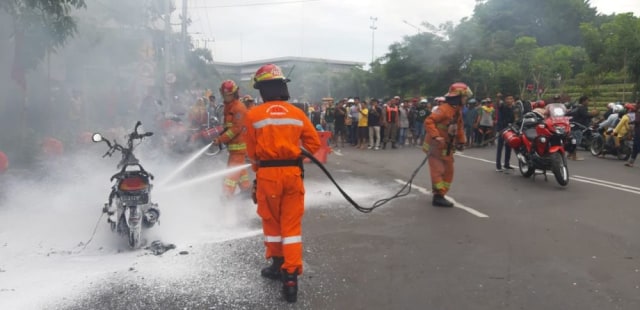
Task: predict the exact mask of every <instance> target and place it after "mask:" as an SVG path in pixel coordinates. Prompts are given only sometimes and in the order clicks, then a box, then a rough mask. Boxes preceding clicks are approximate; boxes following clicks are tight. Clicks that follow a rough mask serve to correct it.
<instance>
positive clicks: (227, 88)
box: [220, 80, 238, 96]
mask: <svg viewBox="0 0 640 310" xmlns="http://www.w3.org/2000/svg"><path fill="white" fill-rule="evenodd" d="M236 92H238V85H237V84H236V82H234V81H232V80H225V81H224V82H222V84H221V85H220V94H222V95H223V96H225V95H233V94H235V93H236Z"/></svg>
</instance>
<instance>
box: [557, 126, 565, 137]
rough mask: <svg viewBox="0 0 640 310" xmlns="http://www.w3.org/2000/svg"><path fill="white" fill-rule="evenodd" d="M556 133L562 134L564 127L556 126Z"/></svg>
mask: <svg viewBox="0 0 640 310" xmlns="http://www.w3.org/2000/svg"><path fill="white" fill-rule="evenodd" d="M556 133H557V134H559V135H564V134H565V133H566V130H565V129H564V127H561V126H556Z"/></svg>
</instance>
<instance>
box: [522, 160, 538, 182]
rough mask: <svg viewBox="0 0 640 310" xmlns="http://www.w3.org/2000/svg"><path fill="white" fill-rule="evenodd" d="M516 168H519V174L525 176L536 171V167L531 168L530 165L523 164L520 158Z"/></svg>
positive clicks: (527, 176)
mask: <svg viewBox="0 0 640 310" xmlns="http://www.w3.org/2000/svg"><path fill="white" fill-rule="evenodd" d="M518 168H520V174H522V176H523V177H525V178H529V177H531V176H532V175H533V173H534V172H536V169H533V167H531V165H528V164H525V163H523V162H522V161H520V160H518Z"/></svg>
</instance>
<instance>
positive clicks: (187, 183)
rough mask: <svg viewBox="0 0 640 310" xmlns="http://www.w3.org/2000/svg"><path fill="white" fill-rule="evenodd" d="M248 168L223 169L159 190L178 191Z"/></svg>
mask: <svg viewBox="0 0 640 310" xmlns="http://www.w3.org/2000/svg"><path fill="white" fill-rule="evenodd" d="M248 167H251V164H244V165H242V166H236V167H231V168H229V169H225V170H222V171H218V172H214V173H211V174H208V175H204V176H201V177H198V178H194V179H191V180H188V181H184V182H182V183H179V184H176V185H173V186H169V187H164V188H161V190H165V191H172V190H176V189H179V188H183V187H186V186H190V185H194V184H198V183H202V182H205V181H209V180H211V179H215V178H218V177H221V176H225V175H227V174H229V173H233V172H236V171H240V170H243V169H246V168H248ZM159 190H160V189H159Z"/></svg>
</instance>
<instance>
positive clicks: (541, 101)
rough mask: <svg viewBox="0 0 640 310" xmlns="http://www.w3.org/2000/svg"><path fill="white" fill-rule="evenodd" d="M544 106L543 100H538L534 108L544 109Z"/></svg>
mask: <svg viewBox="0 0 640 310" xmlns="http://www.w3.org/2000/svg"><path fill="white" fill-rule="evenodd" d="M546 105H547V104H546V103H545V102H544V100H538V103H537V104H536V108H540V109H544V107H545V106H546Z"/></svg>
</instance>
